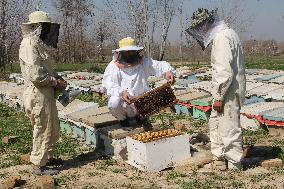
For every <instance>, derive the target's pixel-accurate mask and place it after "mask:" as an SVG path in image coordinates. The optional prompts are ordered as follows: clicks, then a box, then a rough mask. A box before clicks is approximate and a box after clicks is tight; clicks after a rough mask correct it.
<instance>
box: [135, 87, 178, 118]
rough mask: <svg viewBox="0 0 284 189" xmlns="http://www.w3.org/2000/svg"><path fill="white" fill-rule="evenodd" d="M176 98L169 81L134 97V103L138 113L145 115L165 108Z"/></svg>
mask: <svg viewBox="0 0 284 189" xmlns="http://www.w3.org/2000/svg"><path fill="white" fill-rule="evenodd" d="M175 100H176V96H175V94H174V92H173V90H172V88H171V85H170V84H169V83H166V84H164V85H162V86H160V87H157V88H155V89H153V90H151V91H149V92H147V93H145V94H143V95H142V96H139V97H137V98H134V99H133V100H132V103H134V105H135V107H136V109H137V111H138V112H139V114H140V115H142V116H144V117H146V116H150V115H153V114H154V113H157V112H159V111H160V110H162V109H163V108H167V107H169V106H171V105H173V103H174V102H175Z"/></svg>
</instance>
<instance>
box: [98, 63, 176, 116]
mask: <svg viewBox="0 0 284 189" xmlns="http://www.w3.org/2000/svg"><path fill="white" fill-rule="evenodd" d="M168 71H173V68H172V67H171V66H170V64H169V63H167V62H165V61H156V60H153V59H150V58H144V59H143V60H142V61H141V62H140V63H139V64H138V65H135V66H133V67H126V68H122V67H119V65H118V64H117V63H116V59H115V58H114V59H113V61H111V62H110V63H109V65H108V66H107V68H106V70H105V73H104V76H103V81H102V84H103V87H104V88H105V90H106V92H107V95H108V98H109V102H108V107H109V109H110V112H111V113H112V115H113V116H114V117H116V118H117V119H118V120H125V119H126V118H131V117H135V116H137V111H136V109H135V107H134V105H133V104H127V103H126V102H124V101H123V100H122V98H121V93H122V91H125V90H127V91H128V92H129V94H130V95H131V96H133V97H137V96H140V95H142V94H143V93H145V92H147V91H149V90H150V87H149V85H148V81H147V79H148V78H149V77H150V76H157V77H163V76H164V74H165V73H166V72H168Z"/></svg>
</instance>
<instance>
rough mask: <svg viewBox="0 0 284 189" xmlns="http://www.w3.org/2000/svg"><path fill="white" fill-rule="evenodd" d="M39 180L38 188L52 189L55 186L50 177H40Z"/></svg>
mask: <svg viewBox="0 0 284 189" xmlns="http://www.w3.org/2000/svg"><path fill="white" fill-rule="evenodd" d="M39 180H40V183H39V184H40V188H42V189H53V188H54V186H55V184H54V178H53V177H52V176H41V177H40V178H39Z"/></svg>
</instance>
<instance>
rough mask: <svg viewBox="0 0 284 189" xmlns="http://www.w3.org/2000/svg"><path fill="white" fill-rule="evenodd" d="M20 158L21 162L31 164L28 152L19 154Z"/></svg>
mask: <svg viewBox="0 0 284 189" xmlns="http://www.w3.org/2000/svg"><path fill="white" fill-rule="evenodd" d="M20 159H21V163H22V164H26V165H29V164H31V162H30V155H29V154H25V155H21V157H20Z"/></svg>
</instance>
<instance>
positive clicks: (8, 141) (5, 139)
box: [2, 136, 18, 144]
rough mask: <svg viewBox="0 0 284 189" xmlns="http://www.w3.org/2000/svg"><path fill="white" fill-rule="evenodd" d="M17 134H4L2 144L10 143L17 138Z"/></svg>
mask: <svg viewBox="0 0 284 189" xmlns="http://www.w3.org/2000/svg"><path fill="white" fill-rule="evenodd" d="M17 138H18V137H17V136H6V137H4V138H3V139H2V142H3V143H4V144H10V143H13V142H15V141H16V140H17Z"/></svg>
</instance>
